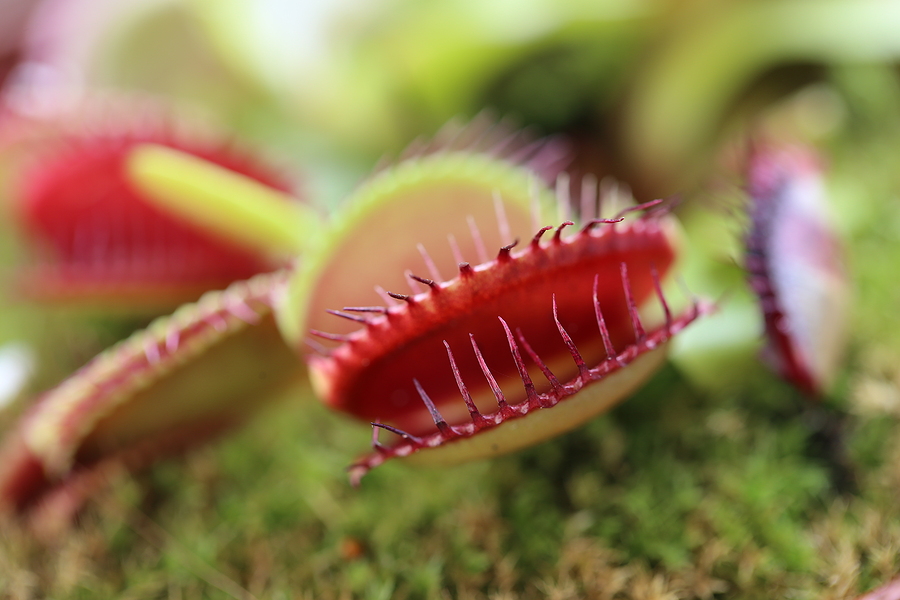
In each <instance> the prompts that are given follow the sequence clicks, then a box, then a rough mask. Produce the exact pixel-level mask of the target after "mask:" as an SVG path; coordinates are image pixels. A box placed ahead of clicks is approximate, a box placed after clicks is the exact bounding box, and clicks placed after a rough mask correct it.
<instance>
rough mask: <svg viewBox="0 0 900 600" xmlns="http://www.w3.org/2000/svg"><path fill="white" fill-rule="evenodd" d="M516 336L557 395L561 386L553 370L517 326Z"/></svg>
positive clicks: (561, 388)
mask: <svg viewBox="0 0 900 600" xmlns="http://www.w3.org/2000/svg"><path fill="white" fill-rule="evenodd" d="M516 337H517V338H519V343H520V344H522V349H523V350H525V353H526V354H527V355H528V356H529V358H531V360H532V361H534V364H536V365H537V366H538V368H539V369H540V370H541V373H543V374H544V377H546V378H547V381H549V382H550V387H552V388H553V392H554V393H555V394H557V395H559V394H561V393H562V392H563V386H562V384H561V383H560V382H559V379H557V377H556V375H554V374H553V371H551V370H550V368H549V367H548V366H547V364H546V363H545V362H544V361H543V360H541V357H540V356H538V355H537V352H535V351H534V349H533V348H532V347H531V344H529V343H528V340H526V339H525V336H524V335H522V330H521V329H519V328H518V327H517V328H516Z"/></svg>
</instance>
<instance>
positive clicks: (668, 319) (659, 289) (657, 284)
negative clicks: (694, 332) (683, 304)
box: [650, 265, 672, 332]
mask: <svg viewBox="0 0 900 600" xmlns="http://www.w3.org/2000/svg"><path fill="white" fill-rule="evenodd" d="M650 273H651V275H653V289H654V290H655V291H656V297H657V298H659V303H660V304H661V305H662V309H663V312H664V313H665V315H666V331H667V332H668V331H670V330H671V329H672V311H671V310H670V309H669V303H668V302H666V297H665V296H664V295H663V291H662V285H661V284H660V281H659V271H658V270H657V269H656V265H650Z"/></svg>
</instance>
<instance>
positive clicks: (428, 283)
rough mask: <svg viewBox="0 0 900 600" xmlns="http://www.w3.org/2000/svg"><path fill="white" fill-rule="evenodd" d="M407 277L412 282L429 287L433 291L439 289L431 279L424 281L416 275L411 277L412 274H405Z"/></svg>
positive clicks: (424, 279) (423, 278)
mask: <svg viewBox="0 0 900 600" xmlns="http://www.w3.org/2000/svg"><path fill="white" fill-rule="evenodd" d="M407 276H408V277H409V278H410V279H412V280H414V281H418V282H419V283H424V284H425V285H427V286H428V287H430V288H431V289H432V290H433V291H437V290H438V289H440V288H439V287H438V284H436V283H435V282H434V280H433V279H426V278H425V277H419V276H418V275H413V274H412V273H407Z"/></svg>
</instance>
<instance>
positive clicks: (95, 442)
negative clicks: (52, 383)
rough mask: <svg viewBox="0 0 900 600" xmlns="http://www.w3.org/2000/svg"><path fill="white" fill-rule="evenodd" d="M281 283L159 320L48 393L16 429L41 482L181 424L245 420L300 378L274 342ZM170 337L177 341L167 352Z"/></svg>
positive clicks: (248, 285) (221, 296) (257, 282)
mask: <svg viewBox="0 0 900 600" xmlns="http://www.w3.org/2000/svg"><path fill="white" fill-rule="evenodd" d="M284 277H285V274H284V272H279V273H275V274H269V275H261V276H257V277H255V278H253V279H251V280H249V281H247V282H239V283H237V284H234V285H233V286H231V287H230V288H228V289H227V290H225V291H224V292H210V293H208V294H207V295H206V296H204V297H203V298H201V299H200V301H199V302H197V303H196V304H191V305H186V306H184V307H182V308H181V309H179V310H178V311H177V312H176V313H175V314H174V315H172V316H171V317H163V318H160V319H157V320H156V321H154V323H152V324H151V325H150V327H148V328H147V329H146V330H144V331H140V332H137V333H135V334H134V335H132V336H131V337H130V338H128V339H127V340H125V341H123V342H121V343H119V344H117V345H116V346H114V347H113V348H111V349H110V350H108V351H106V352H105V353H104V354H101V355H100V356H98V357H97V358H96V359H94V361H92V362H91V363H89V364H88V365H87V366H85V367H84V368H83V369H82V370H81V371H79V372H78V373H76V374H75V375H73V376H72V377H71V378H70V379H68V380H67V381H65V382H63V384H61V385H60V386H59V387H57V388H55V389H54V390H52V391H51V392H49V393H48V394H47V395H46V396H45V397H44V398H43V399H42V400H41V402H40V403H39V404H38V405H37V406H36V407H35V409H34V410H33V411H32V412H31V413H30V414H29V415H28V416H27V417H26V420H25V421H24V422H23V425H22V428H23V429H22V431H23V438H24V441H25V444H26V446H27V447H28V448H29V450H30V451H31V452H32V453H33V455H34V456H36V457H38V458H39V460H40V462H41V463H42V465H43V468H44V470H45V472H46V473H48V474H49V475H51V476H54V477H61V476H63V475H65V474H66V473H67V472H68V471H69V469H71V467H72V465H73V461H75V460H76V458H77V460H78V462H88V463H90V462H92V461H94V460H97V459H98V458H101V457H103V456H105V455H109V454H111V453H114V452H116V451H117V450H119V449H121V448H124V447H127V446H128V445H131V444H136V443H138V442H140V441H142V440H148V439H153V438H159V439H165V437H166V432H167V431H168V430H169V429H171V428H173V427H176V426H179V425H180V424H183V423H191V422H198V423H199V422H202V421H203V420H204V419H213V420H219V419H220V418H221V417H222V416H223V415H225V414H231V415H234V416H235V417H237V416H240V415H244V414H247V413H249V412H252V410H254V409H255V408H257V407H258V406H259V405H261V404H262V402H261V400H262V399H265V398H266V397H267V396H268V394H267V393H266V392H267V391H269V392H271V391H272V390H273V389H274V388H276V387H279V386H283V385H286V384H287V383H288V382H289V381H291V380H292V379H294V378H295V377H296V376H298V375H299V374H300V373H302V369H301V368H300V366H299V363H297V361H296V359H295V357H294V355H293V352H292V351H291V350H290V349H289V348H287V347H286V346H285V345H284V344H282V343H281V342H280V338H279V336H278V334H277V330H276V328H275V326H274V320H273V318H272V314H271V297H272V295H273V294H274V292H275V289H276V288H277V286H278V285H281V282H283V280H284ZM237 303H241V304H242V305H243V307H244V308H245V309H247V310H242V311H241V313H239V314H249V313H250V312H252V313H255V315H256V318H257V320H258V322H257V324H255V325H249V324H247V323H245V322H244V321H243V320H241V319H240V318H238V317H237V316H236V314H232V312H231V307H233V306H234V305H236V304H237ZM172 331H178V332H179V333H180V339H179V340H178V342H177V344H176V346H177V348H173V350H172V351H169V350H168V349H167V347H166V344H167V339H170V335H171V332H172ZM148 348H155V349H156V350H155V351H154V350H152V349H151V350H149V351H148ZM154 354H155V355H156V358H155V360H154V359H152V358H151V356H153V355H154ZM235 374H237V375H239V377H237V378H233V377H232V375H235ZM211 376H214V381H213V382H212V383H213V384H214V385H209V384H210V381H209V380H210V377H211ZM260 381H264V383H262V384H261V383H260ZM210 389H211V390H212V391H211V392H210ZM248 400H250V401H249V402H248Z"/></svg>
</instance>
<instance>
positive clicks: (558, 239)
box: [553, 221, 575, 244]
mask: <svg viewBox="0 0 900 600" xmlns="http://www.w3.org/2000/svg"><path fill="white" fill-rule="evenodd" d="M574 224H575V223H573V222H572V221H563V223H562V225H560V226H559V227H557V228H556V231H555V232H554V233H553V243H554V244H560V243H562V231H563V229H565V228H566V227H568V226H569V225H574Z"/></svg>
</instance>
